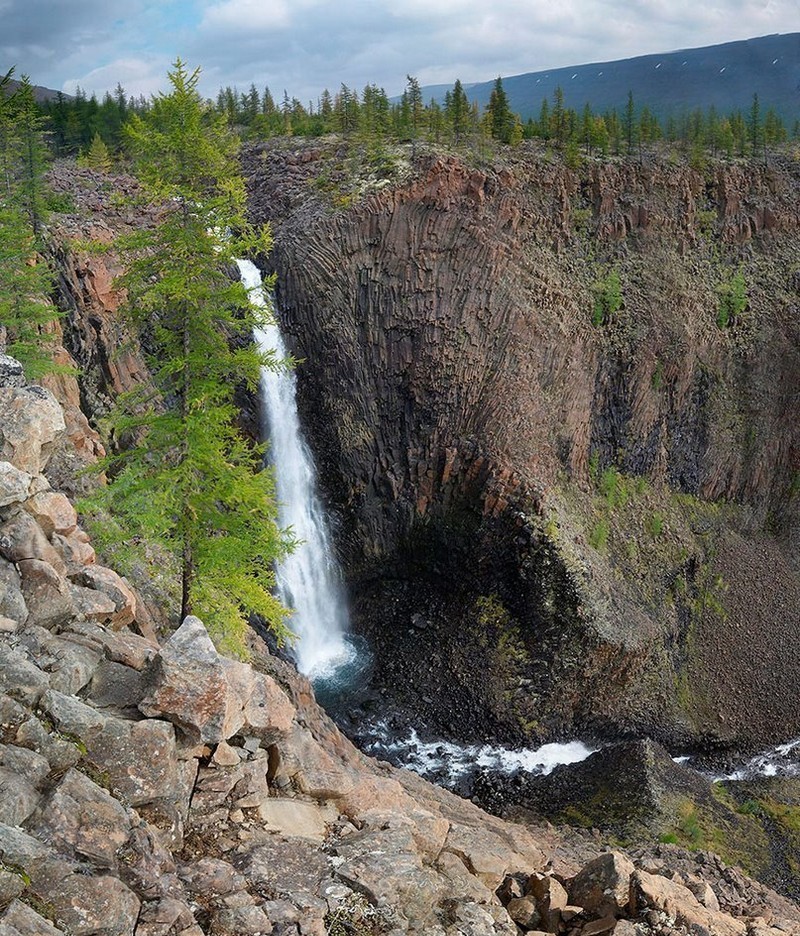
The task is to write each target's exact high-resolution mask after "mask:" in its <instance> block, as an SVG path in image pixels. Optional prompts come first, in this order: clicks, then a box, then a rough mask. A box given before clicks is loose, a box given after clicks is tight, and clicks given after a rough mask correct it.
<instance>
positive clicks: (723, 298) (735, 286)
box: [717, 270, 748, 328]
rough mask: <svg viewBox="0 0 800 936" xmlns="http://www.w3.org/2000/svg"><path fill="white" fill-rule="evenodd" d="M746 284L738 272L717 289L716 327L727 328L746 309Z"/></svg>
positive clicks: (740, 272)
mask: <svg viewBox="0 0 800 936" xmlns="http://www.w3.org/2000/svg"><path fill="white" fill-rule="evenodd" d="M747 303H748V298H747V284H746V283H745V281H744V274H743V273H742V271H741V270H739V271H738V272H737V273H736V275H735V276H734V277H733V279H732V280H731V281H730V282H729V283H725V284H723V285H722V286H721V287H720V289H719V305H718V306H717V325H718V327H719V328H729V327H730V326H731V325H733V323H734V322H735V321H736V319H737V317H738V316H739V315H741V314H742V312H744V310H745V309H746V308H747Z"/></svg>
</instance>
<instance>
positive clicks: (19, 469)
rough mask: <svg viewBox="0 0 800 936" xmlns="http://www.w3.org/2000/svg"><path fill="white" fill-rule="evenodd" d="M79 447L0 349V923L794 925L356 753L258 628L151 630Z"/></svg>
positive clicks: (735, 888)
mask: <svg viewBox="0 0 800 936" xmlns="http://www.w3.org/2000/svg"><path fill="white" fill-rule="evenodd" d="M73 435H74V434H73ZM75 445H79V446H83V445H85V439H83V440H81V439H79V438H77V437H73V436H71V435H70V434H69V433H68V432H67V431H66V426H65V421H64V416H63V412H62V408H61V406H60V404H59V403H58V402H57V400H56V398H55V397H54V396H53V394H52V393H51V392H50V391H49V390H46V389H44V388H42V387H36V386H30V385H27V384H26V382H25V379H24V376H23V375H22V371H21V368H19V366H18V365H17V364H16V362H14V361H13V360H12V359H9V358H2V359H0V556H2V558H0V741H1V742H2V743H0V907H1V908H2V910H0V936H53V934H58V933H61V934H73V936H90V934H98V936H100V934H102V936H122V934H136V936H179V934H180V936H201V934H216V936H223V934H230V936H257V934H270V933H272V934H276V936H277V934H302V936H323V934H331V936H333V934H345V933H346V934H400V933H420V934H421V933H425V934H430V936H436V934H440V936H444V934H447V936H456V934H465V936H467V934H473V936H483V934H492V933H497V934H501V933H502V934H509V936H510V934H516V933H519V932H532V933H539V932H549V933H565V934H575V936H578V934H582V936H600V934H604V933H612V932H613V933H616V934H623V936H624V934H642V936H644V934H655V933H659V934H671V933H676V934H677V933H681V934H688V933H692V934H714V936H728V934H731V936H756V934H759V936H784V934H787V933H797V934H800V909H798V908H797V907H796V906H794V905H793V904H791V903H790V902H789V901H787V900H785V899H784V898H782V897H780V896H779V895H777V894H776V893H774V892H772V891H770V890H768V889H767V888H765V887H763V886H761V885H759V884H757V883H756V882H754V881H751V880H749V879H748V878H746V877H745V876H744V875H742V874H741V873H740V872H738V871H736V870H735V869H732V868H726V867H725V866H724V865H723V864H722V863H721V862H720V861H719V860H717V859H716V858H715V857H714V856H713V855H710V854H708V853H699V854H697V855H695V856H691V855H689V854H688V853H685V852H681V851H680V850H678V849H675V848H670V847H659V848H657V849H655V850H654V851H651V852H641V853H639V854H638V856H626V855H625V854H622V853H621V852H614V851H608V850H605V849H602V848H601V844H600V842H599V841H596V842H588V843H587V841H585V840H577V839H576V840H575V841H573V842H571V843H570V842H568V841H567V840H566V839H564V838H563V837H561V836H560V835H559V834H557V833H556V832H555V831H554V830H553V829H552V828H551V827H542V828H539V829H529V828H525V827H523V826H522V825H517V824H513V823H509V822H504V821H502V820H500V819H496V818H493V817H491V816H489V815H487V814H486V813H484V812H482V811H481V810H479V809H478V808H477V807H475V806H473V805H472V804H471V803H469V802H466V801H464V800H461V799H459V798H458V797H456V796H453V795H451V794H449V793H447V792H445V791H443V790H440V789H438V788H436V787H433V786H431V785H430V784H428V783H426V782H425V781H423V780H421V779H420V778H419V777H416V776H415V775H413V774H410V773H407V772H405V771H402V770H396V769H394V768H392V767H390V766H389V765H387V764H383V763H379V762H376V761H374V760H371V759H369V758H367V757H365V756H364V755H362V754H360V753H359V752H358V751H357V750H356V749H355V748H354V747H353V746H352V745H351V744H350V743H349V742H348V741H347V740H346V739H345V738H344V737H343V736H342V735H341V734H340V733H339V732H338V730H337V729H336V728H335V727H334V726H333V724H332V723H331V722H330V720H329V719H328V718H327V717H326V716H325V715H324V713H323V712H322V711H321V710H320V709H319V708H318V707H317V706H316V703H315V702H314V700H313V694H312V692H311V690H310V687H309V685H308V683H307V682H306V681H305V680H303V679H302V678H301V677H299V676H298V675H297V674H296V673H294V672H293V671H292V670H291V669H290V668H289V667H288V666H287V665H286V664H284V663H282V662H280V661H278V660H275V659H274V658H272V657H270V656H269V655H268V654H267V652H266V650H265V649H264V648H263V646H261V645H258V644H257V641H256V638H255V637H254V638H253V663H252V664H246V663H242V662H238V661H234V660H230V659H226V658H223V657H221V656H219V655H218V654H217V652H216V650H215V649H214V646H213V644H212V643H211V640H210V639H209V637H208V634H207V633H206V630H205V628H204V626H203V624H202V622H200V621H199V620H197V619H196V618H187V619H186V620H185V621H184V622H183V623H182V625H181V626H180V628H179V629H178V630H177V631H176V632H175V633H173V634H172V635H171V636H170V637H169V638H168V639H167V640H165V641H164V642H163V643H162V644H159V643H158V641H157V639H156V637H155V634H154V632H153V629H152V626H151V625H150V616H149V614H148V613H147V611H146V610H145V607H144V603H143V602H142V601H141V600H139V599H138V597H137V594H136V592H135V590H134V589H133V588H132V587H131V585H130V584H129V583H128V582H127V581H126V580H125V579H124V578H121V577H120V576H119V575H117V574H116V573H115V572H114V571H113V570H111V569H108V568H105V567H103V566H101V565H100V564H98V562H97V561H96V557H95V553H94V549H93V548H92V545H91V543H90V541H89V537H88V536H87V535H86V533H84V532H83V531H82V530H81V528H80V527H79V526H78V520H77V516H76V513H75V510H74V508H73V507H72V505H71V504H70V502H69V500H68V499H67V497H66V496H65V495H64V494H63V493H60V492H59V491H57V490H53V488H52V486H51V480H49V479H48V477H50V478H53V477H54V475H53V473H52V471H49V470H48V469H49V465H50V463H51V462H52V463H54V464H56V463H57V464H58V465H59V466H60V468H59V470H63V466H64V464H66V463H67V462H68V461H69V459H68V458H66V457H65V453H67V454H68V453H69V450H70V447H71V446H73V447H74V446H75Z"/></svg>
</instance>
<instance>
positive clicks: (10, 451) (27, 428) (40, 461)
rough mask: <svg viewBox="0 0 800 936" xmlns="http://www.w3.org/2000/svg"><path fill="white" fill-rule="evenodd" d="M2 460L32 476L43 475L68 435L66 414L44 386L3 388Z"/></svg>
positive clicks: (0, 393) (0, 398)
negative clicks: (56, 446) (60, 441)
mask: <svg viewBox="0 0 800 936" xmlns="http://www.w3.org/2000/svg"><path fill="white" fill-rule="evenodd" d="M0 411H2V413H3V419H2V422H0V458H3V459H5V460H6V461H10V462H11V464H12V465H14V466H15V467H17V468H19V469H20V471H25V472H27V473H28V474H30V475H38V474H41V473H42V472H43V471H44V469H45V467H46V466H47V462H48V459H49V458H50V453H51V452H52V450H53V445H54V444H55V442H56V440H57V439H58V438H60V436H61V434H62V433H63V432H64V429H65V423H64V414H63V412H62V409H61V406H60V405H59V403H58V401H57V400H56V398H55V397H54V396H53V394H52V393H50V391H49V390H45V389H44V388H43V387H33V386H17V387H0Z"/></svg>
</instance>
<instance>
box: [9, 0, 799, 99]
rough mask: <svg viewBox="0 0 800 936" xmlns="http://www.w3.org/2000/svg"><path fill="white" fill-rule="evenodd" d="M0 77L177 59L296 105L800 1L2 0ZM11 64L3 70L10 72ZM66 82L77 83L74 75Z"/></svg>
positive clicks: (635, 45) (613, 44)
mask: <svg viewBox="0 0 800 936" xmlns="http://www.w3.org/2000/svg"><path fill="white" fill-rule="evenodd" d="M0 9H2V11H3V14H2V29H1V31H0V70H3V71H4V70H5V68H7V67H8V66H9V65H12V64H17V66H18V67H17V71H18V72H22V71H26V72H28V73H30V75H31V78H32V79H33V80H34V81H35V82H37V83H39V84H45V85H48V86H50V87H62V85H64V84H66V83H70V84H71V85H74V83H75V82H79V83H80V84H81V85H82V86H84V85H85V86H86V87H87V88H91V89H96V90H98V91H102V90H105V88H102V87H101V85H102V83H104V82H107V87H108V88H112V89H113V87H114V85H116V83H117V81H121V82H122V84H123V85H125V86H126V87H128V86H130V89H131V90H132V91H134V92H135V93H136V94H138V93H149V91H150V90H153V89H155V88H156V87H161V86H163V85H164V83H165V75H166V71H167V68H168V66H169V63H170V62H171V61H173V60H174V58H175V56H176V54H177V53H180V54H181V56H182V57H183V58H184V59H185V60H186V61H187V62H188V63H189V65H191V66H194V65H197V64H199V65H202V66H203V77H202V79H201V86H202V89H203V91H204V93H206V94H209V95H212V96H213V95H214V94H215V93H216V90H217V88H218V87H219V85H225V84H230V85H238V86H239V87H240V88H246V87H248V86H249V85H250V83H251V82H254V83H255V84H256V85H257V86H258V87H262V88H263V86H264V85H265V84H268V85H269V86H270V87H271V88H272V90H273V93H277V94H281V93H282V91H283V89H284V88H286V89H287V90H288V92H289V94H290V95H296V96H297V97H299V98H300V99H301V100H303V101H306V100H308V99H309V98H312V99H315V98H316V97H317V95H318V94H319V93H320V92H321V90H322V89H323V88H324V87H326V86H327V87H329V88H330V89H332V90H333V89H335V88H338V87H339V84H340V83H341V82H345V83H346V84H348V85H350V86H352V87H356V88H362V87H363V86H364V85H365V84H366V83H367V82H375V83H377V84H378V85H382V86H384V87H385V88H386V90H387V91H388V92H389V93H390V94H394V93H399V92H400V91H401V90H402V88H403V87H404V85H405V79H406V75H407V74H412V75H417V76H418V77H419V78H420V80H421V81H423V82H437V83H448V84H449V83H451V82H452V81H454V80H455V78H461V80H462V81H468V82H472V81H483V80H490V79H492V78H493V77H494V76H496V75H498V74H499V75H504V76H508V75H514V74H520V73H523V72H529V71H538V70H540V69H548V68H556V67H560V66H569V65H578V64H581V63H586V62H603V61H609V60H613V59H617V58H626V57H629V56H634V55H642V54H646V53H652V52H668V51H671V50H673V49H679V48H689V47H696V46H703V45H711V44H714V43H719V42H727V41H730V40H733V39H744V38H748V37H751V36H758V35H764V34H765V33H774V32H779V31H783V32H792V31H795V30H797V29H798V20H797V0H709V2H707V3H701V2H698V0H555V2H553V0H492V3H491V6H489V4H488V3H487V2H486V0H437V2H432V0H401V2H398V0H393V2H391V3H390V2H388V0H339V2H332V0H194V2H191V0H170V2H167V0H82V2H81V3H75V2H73V0H10V2H9V0H0ZM4 63H7V64H5V65H4ZM67 76H69V77H67Z"/></svg>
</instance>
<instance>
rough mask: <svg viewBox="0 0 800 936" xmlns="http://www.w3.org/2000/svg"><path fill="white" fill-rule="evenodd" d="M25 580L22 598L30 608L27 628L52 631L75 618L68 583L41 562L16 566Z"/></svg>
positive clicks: (35, 561)
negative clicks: (29, 625)
mask: <svg viewBox="0 0 800 936" xmlns="http://www.w3.org/2000/svg"><path fill="white" fill-rule="evenodd" d="M17 567H18V568H19V572H20V577H21V579H22V594H23V597H24V598H25V604H26V606H27V608H28V618H27V623H28V624H37V625H39V626H40V627H46V628H53V627H58V626H60V625H61V624H65V623H66V622H67V621H68V620H69V619H70V618H71V617H72V616H73V615H74V614H75V603H74V602H73V600H72V595H71V594H70V590H69V582H68V581H67V580H66V579H65V578H64V577H63V576H61V575H59V574H58V572H57V571H56V570H55V569H54V568H53V566H51V565H50V563H49V562H43V561H42V560H40V559H23V560H20V561H19V562H18V563H17Z"/></svg>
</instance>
